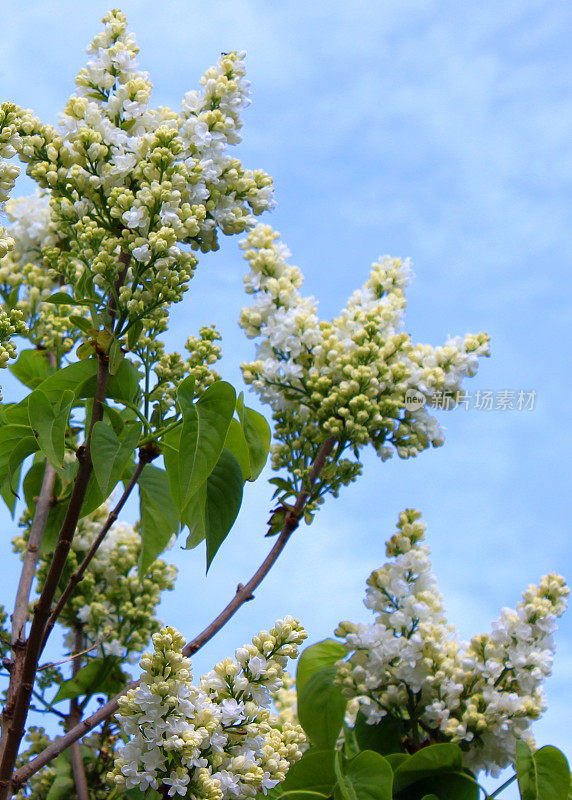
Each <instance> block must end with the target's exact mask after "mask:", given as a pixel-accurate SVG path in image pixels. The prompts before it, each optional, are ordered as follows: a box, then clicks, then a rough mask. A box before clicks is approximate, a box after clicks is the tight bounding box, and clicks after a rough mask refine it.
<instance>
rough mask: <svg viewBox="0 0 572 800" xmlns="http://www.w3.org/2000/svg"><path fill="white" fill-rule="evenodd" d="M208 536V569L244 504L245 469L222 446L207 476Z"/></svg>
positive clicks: (206, 520) (206, 524)
mask: <svg viewBox="0 0 572 800" xmlns="http://www.w3.org/2000/svg"><path fill="white" fill-rule="evenodd" d="M206 483H207V492H206V505H205V538H206V540H207V572H208V571H209V567H210V565H211V564H212V560H213V558H214V557H215V555H216V554H217V552H218V549H219V547H220V546H221V544H222V543H223V542H224V540H225V539H226V537H227V535H228V533H229V531H230V529H231V528H232V526H233V525H234V521H235V519H236V517H237V515H238V512H239V510H240V506H241V504H242V487H243V480H242V471H241V469H240V467H239V465H238V461H237V460H236V458H235V457H234V456H233V455H232V453H231V452H230V451H229V450H223V451H222V453H221V454H220V458H219V460H218V461H217V464H216V466H215V468H214V469H213V471H212V472H211V474H210V475H209V477H208V478H207V481H206Z"/></svg>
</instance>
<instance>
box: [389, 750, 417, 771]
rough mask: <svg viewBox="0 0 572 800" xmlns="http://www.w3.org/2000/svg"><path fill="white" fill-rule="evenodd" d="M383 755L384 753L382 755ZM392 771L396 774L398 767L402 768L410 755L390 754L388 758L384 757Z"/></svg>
mask: <svg viewBox="0 0 572 800" xmlns="http://www.w3.org/2000/svg"><path fill="white" fill-rule="evenodd" d="M382 755H383V753H382ZM383 757H384V758H385V760H386V761H387V763H388V764H389V766H390V767H391V769H392V770H393V771H394V772H395V770H396V769H397V767H400V766H401V765H402V764H403V763H404V762H405V761H407V760H408V759H409V758H411V756H410V755H409V753H389V754H388V755H386V756H383Z"/></svg>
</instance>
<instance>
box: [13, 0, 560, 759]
mask: <svg viewBox="0 0 572 800" xmlns="http://www.w3.org/2000/svg"><path fill="white" fill-rule="evenodd" d="M3 6H4V7H3V10H2V54H1V57H0V84H1V85H2V95H3V99H4V98H5V99H10V100H14V101H15V102H17V103H19V104H20V105H23V106H26V107H31V108H33V109H34V110H35V111H36V113H37V114H38V115H39V116H40V117H42V118H43V119H44V120H46V121H51V122H55V121H56V118H57V114H58V112H59V111H60V110H61V108H62V106H63V104H64V103H65V101H66V99H67V97H68V96H69V94H70V93H71V91H73V79H74V76H75V74H76V72H77V71H78V69H79V68H80V67H81V65H82V64H83V62H84V59H85V56H84V48H85V46H86V45H87V44H88V43H89V41H90V40H91V38H92V36H93V35H94V33H95V32H97V30H98V29H99V19H100V17H101V16H102V14H103V13H104V12H105V11H106V10H107V8H108V6H107V4H106V3H102V2H91V1H88V2H84V3H82V4H81V5H78V4H77V3H72V2H70V1H69V0H59V2H57V1H56V0H52V2H50V3H40V2H27V3H25V4H18V3H14V2H12V3H5V4H3ZM78 8H80V9H81V11H80V15H79V16H78ZM122 9H123V10H124V11H125V12H126V13H127V15H128V19H129V22H130V26H131V28H132V29H133V30H134V31H135V33H136V35H137V40H138V43H139V45H140V47H141V54H140V63H141V66H142V68H144V69H147V70H149V72H150V75H151V79H152V81H153V83H154V87H155V89H154V99H153V102H154V103H155V104H157V105H159V104H161V105H171V106H177V105H178V104H179V102H180V98H181V97H182V96H183V94H184V93H185V91H187V90H188V89H190V88H195V87H196V86H197V83H198V79H199V77H200V76H201V74H202V73H203V72H204V70H205V69H206V68H207V67H208V66H210V65H211V64H212V63H214V62H215V61H216V59H217V57H218V54H219V53H220V52H221V51H227V50H231V49H245V50H247V53H248V61H247V63H248V70H249V78H250V80H251V82H252V100H253V104H252V106H251V108H249V109H248V110H247V111H246V112H245V114H244V120H245V125H244V129H243V136H244V142H243V144H242V145H241V146H240V148H239V150H240V157H241V158H242V160H243V162H244V163H245V164H246V165H247V166H249V167H252V168H263V169H265V170H266V171H268V172H269V173H270V174H271V175H273V177H274V179H275V186H276V200H277V203H278V205H277V208H276V210H275V211H274V212H273V213H272V214H271V215H267V216H266V221H268V222H269V223H270V224H272V225H273V226H274V227H275V228H277V229H278V230H279V231H280V232H281V234H282V237H283V239H284V240H285V241H286V242H287V244H288V246H289V247H290V249H291V250H292V252H293V259H292V260H293V262H294V263H296V264H297V265H298V266H299V267H300V268H301V269H302V271H303V273H304V275H305V278H306V282H305V289H306V291H307V293H309V294H313V295H315V296H316V297H318V298H319V301H320V311H321V314H322V315H323V316H324V317H331V316H332V315H333V314H335V313H336V312H337V311H338V310H339V308H340V307H341V306H343V305H344V304H345V301H346V298H347V296H348V295H349V294H350V293H351V291H352V290H353V289H354V288H356V287H357V286H359V285H361V284H362V283H363V281H364V280H365V279H366V278H367V275H368V267H369V264H370V263H371V262H372V261H374V260H375V259H377V257H378V256H379V255H381V254H385V253H390V254H392V255H400V256H410V257H411V259H412V261H413V269H414V272H415V274H416V278H415V281H414V282H413V284H412V286H411V287H410V290H409V295H408V297H409V306H408V313H407V318H406V330H408V331H410V332H411V334H412V335H413V337H414V338H415V339H416V340H420V341H427V342H430V343H432V344H439V343H441V342H442V341H444V340H445V338H446V337H447V336H448V335H449V334H451V335H456V334H464V333H465V332H468V331H479V330H487V331H488V332H489V333H490V335H491V340H492V354H493V355H492V358H491V359H490V360H489V361H487V362H485V363H483V364H482V366H481V369H480V372H479V374H478V376H477V377H476V378H474V379H472V381H471V382H470V385H469V386H468V388H469V389H470V390H473V391H476V390H477V389H480V390H481V391H483V390H492V391H499V390H503V389H508V390H513V391H516V392H517V391H518V390H520V389H523V390H526V391H535V392H536V393H537V395H536V404H535V408H534V410H533V411H530V412H527V411H520V412H519V411H484V410H476V409H472V410H469V411H466V410H464V409H459V410H457V411H455V412H449V413H446V412H444V413H443V414H442V417H443V423H444V424H445V425H446V428H447V441H446V444H445V446H444V447H443V448H441V449H439V450H435V451H433V452H426V453H424V454H422V455H421V456H420V457H419V458H417V459H416V460H414V461H411V462H399V461H398V460H397V459H395V460H392V461H390V462H387V463H385V464H382V463H381V462H380V461H379V460H377V459H376V458H375V457H374V455H373V454H371V455H367V456H366V457H365V469H364V476H363V478H362V479H361V480H360V481H359V482H358V483H357V484H355V485H354V486H352V487H349V488H348V489H346V491H345V492H344V493H343V494H342V496H341V498H340V499H339V500H337V501H336V500H331V501H330V502H329V503H327V505H326V507H325V508H324V509H323V510H322V511H321V513H320V515H319V517H318V519H317V521H316V522H315V523H314V525H313V526H312V527H311V528H309V529H301V530H300V531H298V532H297V534H296V536H295V537H294V540H293V541H292V542H291V543H290V544H289V546H288V552H286V553H285V554H284V556H283V558H282V559H281V561H280V562H279V563H278V565H277V566H276V568H275V570H274V572H273V573H272V574H271V575H270V576H269V577H268V579H267V580H266V582H265V583H264V584H263V586H262V587H261V588H260V590H259V591H258V593H257V598H256V602H254V603H249V604H247V606H246V607H245V608H243V609H242V610H241V611H240V612H239V614H238V616H237V618H236V619H235V620H233V622H232V623H231V624H230V625H229V626H228V628H227V629H226V630H225V631H224V633H223V634H221V635H220V636H219V638H218V639H217V640H216V641H214V642H213V643H212V644H211V645H210V646H209V648H207V649H205V652H204V653H201V654H199V655H198V656H197V658H196V665H197V666H196V669H197V672H199V673H200V671H201V670H202V669H206V668H207V667H208V666H209V665H210V664H211V663H212V661H213V660H214V659H218V658H220V657H222V656H223V655H225V654H226V653H227V652H229V651H232V650H233V649H234V647H235V646H237V645H238V644H241V643H242V641H243V640H247V639H248V638H249V637H250V636H251V635H252V634H253V633H254V632H256V631H257V630H258V629H259V628H262V627H268V626H269V625H270V624H271V623H272V622H273V620H274V619H275V618H276V617H278V616H282V615H284V614H286V613H293V614H295V615H297V616H298V617H299V618H300V619H301V620H302V621H303V622H304V623H305V624H306V626H307V628H308V630H309V634H310V640H311V641H312V640H313V641H315V640H318V639H320V638H323V637H325V636H327V635H330V634H331V632H332V630H333V629H334V628H335V626H336V624H337V622H338V621H339V620H340V619H353V620H358V619H363V620H366V619H367V618H368V613H367V612H366V610H365V609H364V608H363V607H362V605H361V599H362V595H363V585H364V581H365V578H366V577H367V575H368V574H369V572H370V571H371V570H372V569H373V568H375V567H377V566H379V565H380V564H381V563H382V562H383V560H384V549H383V545H384V541H385V539H386V537H387V536H389V535H390V534H391V532H392V529H393V525H394V522H395V520H396V518H397V515H398V513H399V511H400V510H401V509H402V508H404V507H407V506H413V507H417V508H419V509H420V510H421V511H422V512H423V515H424V518H425V520H426V522H427V525H428V543H429V545H430V546H431V548H432V552H433V561H434V568H435V572H436V574H437V577H438V580H439V583H440V586H441V590H442V592H443V594H444V597H445V603H446V606H447V608H448V610H449V614H450V617H451V619H452V620H453V621H454V622H455V623H456V624H457V626H458V628H459V629H460V631H461V634H462V635H463V636H464V637H470V636H471V635H472V634H474V633H477V632H479V631H481V630H486V629H487V628H488V627H489V625H490V622H491V620H492V619H494V618H496V617H497V616H498V614H499V612H500V609H501V608H502V606H505V605H509V606H514V605H515V604H516V602H517V601H518V599H519V597H520V594H521V592H522V590H523V589H524V588H525V587H526V586H527V585H528V584H529V583H536V582H537V581H538V580H539V578H540V576H541V575H542V574H544V573H546V572H550V571H559V572H561V573H563V574H564V575H565V576H567V577H568V579H569V580H570V579H572V569H571V563H572V555H571V547H570V541H571V537H570V523H569V512H568V502H567V499H568V497H569V490H568V484H569V474H570V466H571V465H570V457H569V453H570V450H571V447H572V441H571V438H572V437H571V433H570V412H569V409H570V381H569V379H568V378H569V374H570V367H571V364H570V355H569V345H568V342H569V338H570V321H571V320H570V318H571V313H570V303H569V299H568V298H569V294H570V288H571V282H570V277H569V274H570V261H571V258H570V256H571V250H572V245H571V240H570V235H569V231H570V227H571V226H570V223H571V220H570V205H569V203H567V200H568V199H569V195H570V184H571V180H572V152H571V149H570V141H571V136H570V134H571V128H572V110H571V106H570V102H569V98H570V94H571V91H570V90H571V88H572V86H571V83H572V79H571V77H570V75H571V71H570V66H571V64H570V61H571V60H572V56H571V55H570V48H569V46H568V45H569V31H570V23H571V22H572V10H571V8H570V6H568V5H567V4H564V3H546V2H535V1H534V0H518V2H510V1H507V2H504V3H502V4H498V3H496V2H493V1H492V0H482V2H479V3H473V2H468V3H462V4H459V3H457V2H452V0H451V1H450V0H442V1H441V2H432V1H431V0H418V1H417V2H414V1H413V0H386V2H384V3H379V2H375V0H355V2H353V3H351V4H349V3H342V2H337V0H336V1H334V2H331V0H330V2H323V1H322V0H319V1H318V2H313V3H308V2H304V3H302V2H288V1H287V0H286V2H282V3H268V2H256V1H255V0H242V1H240V0H220V1H216V0H215V1H214V2H210V3H204V2H203V3H198V2H194V0H191V1H189V0H185V2H177V1H170V0H165V2H163V3H161V4H157V3H151V2H147V0H140V1H137V0H129V1H128V2H124V3H123V5H122ZM22 191H27V189H26V188H25V187H22ZM244 272H245V266H244V265H243V263H242V261H241V257H240V251H239V249H238V247H237V242H236V240H234V239H229V240H226V241H225V242H223V247H222V249H221V251H219V252H218V253H216V254H210V255H208V256H207V257H204V258H203V260H202V263H201V264H200V266H199V270H198V272H197V276H196V278H195V279H194V280H193V284H192V286H191V291H190V292H189V294H188V296H187V298H186V300H185V302H184V303H183V304H182V305H181V306H180V307H178V308H176V309H175V310H174V313H173V325H172V328H171V332H170V340H169V344H170V346H171V347H172V348H173V349H182V345H183V343H184V341H185V339H186V337H187V335H188V334H189V333H191V332H194V331H196V330H198V328H199V327H200V325H202V324H203V323H209V322H211V321H212V322H216V323H217V324H218V325H219V327H220V328H221V330H222V332H223V349H224V353H225V358H224V361H223V365H222V372H223V374H224V377H226V378H228V379H229V380H231V381H233V382H234V383H235V385H237V386H239V385H241V378H240V372H239V370H238V364H239V362H240V361H243V360H250V359H251V357H252V343H251V342H248V341H247V340H245V339H244V338H243V337H242V335H241V334H240V333H239V332H238V328H237V325H236V320H237V318H238V315H239V312H240V308H241V306H242V304H243V303H244V295H243V291H242V276H243V274H244ZM2 377H4V376H2ZM2 383H3V384H4V385H5V387H6V388H7V386H8V384H7V383H6V381H5V380H3V381H2ZM5 396H6V397H7V392H6V390H5ZM252 403H253V404H254V400H252ZM268 498H269V492H268V491H267V489H266V487H265V486H264V485H263V484H262V483H261V482H259V483H258V484H257V485H255V486H253V487H251V488H250V491H249V493H248V497H247V499H246V502H245V507H244V510H243V513H242V514H241V517H240V519H239V522H238V523H237V525H236V527H235V529H234V530H233V532H232V534H231V536H230V538H229V542H228V544H227V545H226V547H225V548H224V549H223V551H221V554H220V555H219V557H217V560H216V561H215V563H214V565H213V567H212V569H211V573H210V574H209V577H208V579H206V580H205V579H204V577H203V572H204V556H203V553H202V552H198V551H193V552H179V551H173V553H172V557H173V558H174V560H176V562H177V563H178V564H179V566H180V568H181V575H180V580H179V585H178V588H177V590H176V591H175V592H174V593H172V594H171V596H169V597H168V598H167V599H166V601H165V603H164V607H163V609H162V612H161V613H162V616H163V618H164V619H165V620H166V621H168V622H169V623H170V624H174V625H176V626H177V627H178V628H179V629H180V630H181V631H182V632H184V633H185V635H187V636H192V635H193V634H194V633H196V632H197V631H198V630H200V629H202V627H204V625H205V624H207V623H208V622H209V620H210V618H211V617H212V616H213V615H214V614H215V613H217V612H218V610H219V609H220V607H221V606H222V605H224V604H225V603H226V600H227V599H228V598H229V597H230V596H231V594H232V593H233V591H234V588H235V586H236V584H237V582H238V581H240V580H242V581H244V579H245V578H246V577H248V575H249V574H250V573H251V572H252V571H253V570H254V568H255V566H256V565H257V564H258V563H259V561H260V560H261V559H262V557H263V555H264V553H265V552H266V549H267V547H268V541H267V540H265V539H264V537H263V532H264V520H265V519H266V514H267V509H268V508H269V499H268ZM2 546H3V547H6V549H7V550H8V548H7V545H6V543H3V545H2ZM15 569H16V567H15V565H14V571H15ZM571 616H572V615H569V618H568V619H564V620H563V622H562V624H561V627H560V630H559V632H558V635H557V655H556V663H555V670H554V676H553V677H552V679H551V680H550V681H549V682H548V686H547V689H548V697H549V703H550V707H549V710H548V712H547V714H546V715H545V718H544V719H543V720H542V721H541V722H540V723H539V724H538V725H537V728H536V731H537V738H538V742H539V743H548V742H550V743H554V744H557V745H559V746H561V747H563V748H564V749H565V750H567V751H568V753H569V754H571V755H572V734H571V733H570V727H569V725H568V714H569V710H568V709H569V692H568V685H569V682H570V679H571V678H572V620H571V618H570V617H571ZM567 707H568V708H567Z"/></svg>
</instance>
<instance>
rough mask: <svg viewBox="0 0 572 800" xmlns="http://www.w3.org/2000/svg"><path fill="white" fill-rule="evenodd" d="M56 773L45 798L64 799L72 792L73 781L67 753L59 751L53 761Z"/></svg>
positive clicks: (49, 799)
mask: <svg viewBox="0 0 572 800" xmlns="http://www.w3.org/2000/svg"><path fill="white" fill-rule="evenodd" d="M54 766H55V769H56V774H55V777H54V782H53V783H52V785H51V786H50V789H49V791H48V793H47V795H46V800H65V799H66V798H69V797H70V795H71V794H72V793H73V789H74V781H73V777H72V768H71V764H70V762H69V758H68V754H67V753H60V755H59V756H58V757H57V758H56V760H55V761H54Z"/></svg>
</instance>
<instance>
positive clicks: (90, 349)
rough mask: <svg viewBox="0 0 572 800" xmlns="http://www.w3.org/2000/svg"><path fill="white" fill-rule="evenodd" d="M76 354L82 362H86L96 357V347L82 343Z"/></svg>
mask: <svg viewBox="0 0 572 800" xmlns="http://www.w3.org/2000/svg"><path fill="white" fill-rule="evenodd" d="M75 354H76V356H77V357H78V358H79V360H80V361H85V360H86V359H88V358H92V357H93V356H94V355H95V347H94V346H93V345H92V343H91V342H82V344H80V346H79V347H78V348H77V350H76V351H75Z"/></svg>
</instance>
